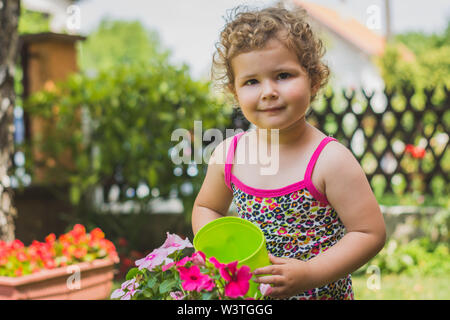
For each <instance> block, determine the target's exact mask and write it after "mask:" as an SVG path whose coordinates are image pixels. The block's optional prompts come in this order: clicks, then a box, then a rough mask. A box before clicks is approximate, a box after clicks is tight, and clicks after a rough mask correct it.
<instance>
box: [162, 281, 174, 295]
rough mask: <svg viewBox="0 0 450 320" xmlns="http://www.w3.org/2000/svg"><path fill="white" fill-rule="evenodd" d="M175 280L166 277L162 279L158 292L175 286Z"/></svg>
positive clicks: (164, 291)
mask: <svg viewBox="0 0 450 320" xmlns="http://www.w3.org/2000/svg"><path fill="white" fill-rule="evenodd" d="M175 284H176V280H174V279H167V280H164V281H163V282H162V283H161V285H160V286H159V292H160V293H166V292H169V291H170V290H172V288H173V287H174V286H175Z"/></svg>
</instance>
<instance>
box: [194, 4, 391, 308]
mask: <svg viewBox="0 0 450 320" xmlns="http://www.w3.org/2000/svg"><path fill="white" fill-rule="evenodd" d="M234 13H235V15H234V17H233V18H232V19H231V20H230V21H229V22H228V23H227V24H226V26H225V28H224V30H223V31H222V33H221V36H220V43H219V45H218V46H217V48H218V51H217V53H216V55H215V58H214V60H213V67H214V68H213V71H214V70H217V69H218V68H222V69H223V70H224V75H223V77H222V80H224V81H223V84H224V86H225V88H226V89H227V90H229V92H231V93H232V94H233V96H234V98H235V99H236V101H237V103H238V104H239V107H240V108H241V110H242V113H243V114H244V116H245V117H246V118H247V119H248V120H249V122H250V123H252V124H253V125H254V126H255V128H256V129H255V130H250V131H247V132H241V133H239V134H236V135H234V136H232V137H230V138H228V139H226V140H224V141H223V142H222V143H221V144H219V145H218V146H217V147H216V149H215V150H214V152H213V154H212V156H211V158H210V161H209V164H208V170H207V174H206V177H205V180H204V182H203V185H202V187H201V189H200V192H199V194H198V196H197V198H196V201H195V203H194V207H193V212H192V227H193V231H194V234H195V233H196V232H197V231H198V230H199V229H200V228H201V227H202V226H203V225H205V224H206V223H208V222H210V221H212V220H214V219H217V218H219V217H222V216H226V215H227V213H228V209H229V206H230V204H231V201H234V203H235V205H236V209H237V213H238V215H239V217H241V218H243V219H247V220H249V221H251V222H252V223H254V224H255V225H256V226H258V227H259V228H260V229H261V230H262V231H263V233H264V235H265V237H266V243H267V249H268V251H269V252H270V259H271V262H272V265H270V266H266V267H263V268H259V269H256V270H254V273H255V274H257V275H263V276H259V277H258V278H257V279H258V280H257V281H258V282H260V283H266V284H270V285H271V290H270V292H269V296H270V297H272V298H277V299H283V298H290V299H353V298H354V296H353V290H352V281H351V276H350V273H351V272H353V271H355V270H357V269H358V268H359V267H361V266H362V265H364V264H365V263H367V262H368V261H369V260H370V259H371V258H372V257H373V256H375V255H376V254H377V253H378V252H379V251H380V250H381V249H382V247H383V246H384V243H385V224H384V220H383V216H382V214H381V211H380V208H379V206H378V203H377V201H376V199H375V197H374V194H373V192H372V190H371V188H370V185H369V183H368V181H367V178H366V176H365V174H364V172H363V170H362V168H361V166H360V165H359V163H358V162H357V160H356V159H355V158H354V156H353V155H352V153H351V152H350V151H349V149H347V148H346V147H344V146H343V145H342V144H340V143H339V142H338V141H337V140H336V139H334V138H331V137H328V136H326V135H325V134H324V133H322V132H321V131H319V130H318V129H316V128H315V127H313V126H312V125H310V124H308V122H307V121H306V119H305V114H306V112H307V110H308V107H309V105H310V103H311V102H312V101H313V99H314V98H315V96H316V94H317V92H318V90H319V89H320V88H321V87H323V86H324V85H325V83H326V82H327V79H328V76H329V71H328V68H327V66H326V65H324V64H323V63H322V62H321V60H320V59H321V57H322V56H323V47H322V43H321V41H320V40H318V39H317V38H316V36H315V35H314V34H313V32H312V30H311V28H310V25H309V24H308V23H307V22H306V14H305V12H304V11H303V10H302V9H294V10H288V9H285V8H283V7H282V6H281V5H278V6H276V7H270V8H266V9H262V10H254V11H250V10H241V11H239V7H238V10H234ZM262 130H267V131H266V132H268V133H267V134H265V135H263V134H262ZM271 130H273V131H275V130H278V131H277V132H278V141H272V140H273V139H271V137H272V135H271V133H272V131H271ZM249 138H252V139H253V140H252V141H257V142H258V143H257V144H255V143H253V144H249V143H246V141H248V140H250V139H249ZM239 142H241V143H239ZM262 143H264V144H266V146H270V145H271V144H275V143H276V144H278V147H279V148H278V151H279V157H278V159H279V166H278V168H279V169H278V172H276V174H273V175H264V176H263V175H261V174H260V172H261V171H260V170H259V169H260V168H261V167H262V165H261V163H259V162H258V163H256V164H250V163H246V162H244V163H239V164H236V163H235V161H234V160H235V159H236V158H241V157H240V156H242V155H245V154H249V153H255V152H257V151H256V148H257V146H259V145H261V144H262ZM268 149H271V148H270V147H267V148H266V150H268Z"/></svg>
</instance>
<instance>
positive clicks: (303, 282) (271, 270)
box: [254, 254, 311, 299]
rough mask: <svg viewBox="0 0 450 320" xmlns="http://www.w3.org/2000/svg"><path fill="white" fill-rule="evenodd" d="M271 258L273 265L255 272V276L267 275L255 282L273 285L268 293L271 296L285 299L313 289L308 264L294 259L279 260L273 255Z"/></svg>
mask: <svg viewBox="0 0 450 320" xmlns="http://www.w3.org/2000/svg"><path fill="white" fill-rule="evenodd" d="M269 258H270V261H271V262H272V265H270V266H266V267H262V268H258V269H256V270H255V271H254V274H255V275H260V274H267V275H266V276H259V277H256V279H255V282H257V283H266V284H270V285H272V288H271V290H270V289H269V292H268V295H269V296H271V297H273V298H278V299H283V298H288V297H291V296H294V295H296V294H299V293H301V292H303V291H306V290H309V289H311V288H310V284H309V281H308V278H309V277H308V274H309V269H308V268H309V265H308V263H307V262H304V261H301V260H298V259H292V258H278V257H275V256H273V255H271V254H269Z"/></svg>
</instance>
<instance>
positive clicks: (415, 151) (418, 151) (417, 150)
mask: <svg viewBox="0 0 450 320" xmlns="http://www.w3.org/2000/svg"><path fill="white" fill-rule="evenodd" d="M405 153H409V154H411V155H412V157H413V158H416V159H423V158H424V157H425V154H426V150H425V149H424V148H421V147H416V146H414V145H412V144H407V145H406V147H405Z"/></svg>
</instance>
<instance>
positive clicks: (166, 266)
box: [161, 261, 176, 272]
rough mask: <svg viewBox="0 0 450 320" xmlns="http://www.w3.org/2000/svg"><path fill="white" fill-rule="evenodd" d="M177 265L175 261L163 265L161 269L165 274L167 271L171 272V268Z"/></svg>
mask: <svg viewBox="0 0 450 320" xmlns="http://www.w3.org/2000/svg"><path fill="white" fill-rule="evenodd" d="M175 264H176V262H175V261H172V262H170V263H168V264H165V265H163V266H162V268H161V269H162V271H163V272H164V271H167V270H169V269H170V268H172V267H173V266H174V265H175Z"/></svg>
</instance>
